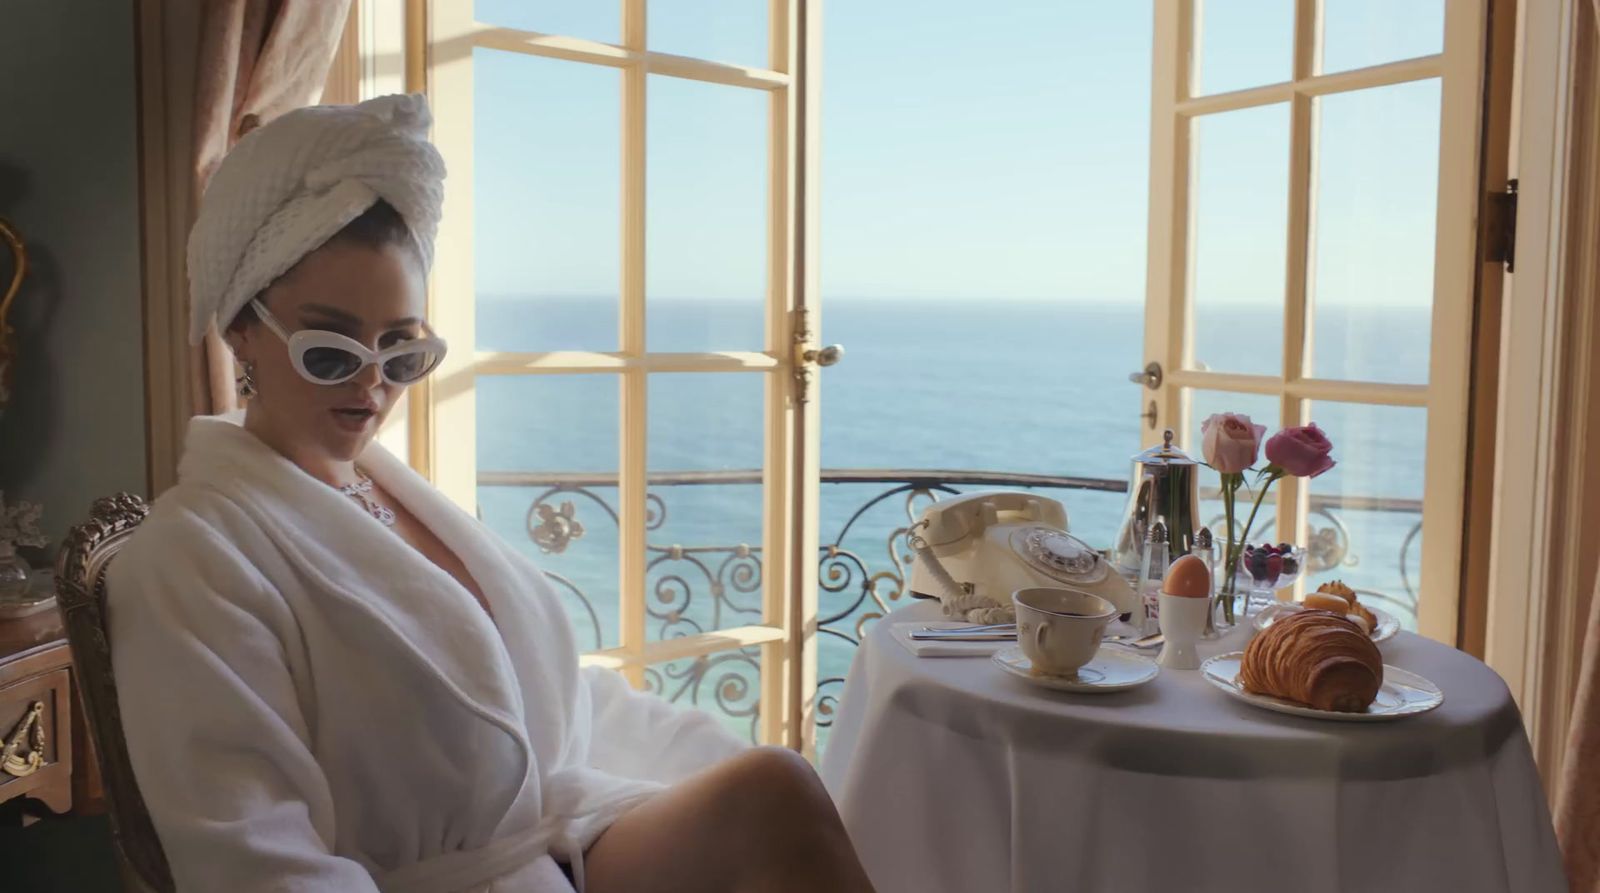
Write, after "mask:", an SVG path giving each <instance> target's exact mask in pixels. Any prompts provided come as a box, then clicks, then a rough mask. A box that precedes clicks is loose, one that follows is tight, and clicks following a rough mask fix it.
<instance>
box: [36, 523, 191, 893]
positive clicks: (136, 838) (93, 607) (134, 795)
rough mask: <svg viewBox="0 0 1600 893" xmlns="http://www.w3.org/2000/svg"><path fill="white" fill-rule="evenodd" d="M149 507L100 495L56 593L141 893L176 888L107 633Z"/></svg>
mask: <svg viewBox="0 0 1600 893" xmlns="http://www.w3.org/2000/svg"><path fill="white" fill-rule="evenodd" d="M149 511H150V508H149V506H147V505H146V504H145V501H144V500H143V499H141V498H139V497H138V496H134V495H131V494H128V493H119V494H117V495H116V496H111V497H107V498H105V499H98V500H96V501H95V504H94V507H93V508H92V509H91V510H90V514H89V522H88V523H87V524H83V525H81V526H79V527H75V528H73V530H72V532H71V533H70V534H68V535H67V542H66V545H65V546H64V547H63V548H62V550H61V556H60V559H59V560H58V562H57V566H56V596H57V600H58V601H59V602H60V604H61V613H62V616H63V618H64V619H65V621H66V627H67V639H68V641H69V642H70V643H71V645H72V660H73V665H74V667H75V668H76V672H77V680H78V692H79V693H80V695H81V696H82V697H83V707H84V713H85V714H86V715H87V717H88V721H89V734H90V736H91V738H92V739H93V740H94V750H95V754H96V756H97V757H98V759H99V761H100V774H101V780H102V782H103V783H104V785H105V794H106V801H107V804H108V806H109V807H110V812H111V834H112V840H113V842H114V844H115V846H116V850H117V860H118V862H119V863H120V867H121V870H122V875H123V880H124V882H125V883H126V885H127V887H128V889H129V890H131V891H137V893H173V884H172V873H171V871H170V870H169V869H168V867H167V856H166V853H165V852H163V851H162V849H161V841H160V840H159V839H158V838H157V837H156V831H155V827H154V826H153V825H151V823H150V814H149V813H148V812H147V811H146V810H145V805H144V798H143V797H142V796H141V795H140V794H139V784H138V782H137V781H135V780H134V777H133V767H132V765H130V764H129V762H128V747H127V744H126V742H124V741H123V737H122V712H121V710H120V709H119V708H118V707H117V683H116V680H115V679H113V678H112V676H111V640H110V638H109V636H107V634H106V612H105V607H106V586H105V574H106V568H107V567H108V566H109V565H110V564H111V559H112V558H113V557H115V556H116V554H117V551H118V550H119V549H121V548H122V545H123V543H124V542H126V541H127V538H128V536H129V534H131V533H133V531H134V528H136V527H138V525H139V522H141V521H143V520H144V518H145V515H146V514H147V513H148V512H149Z"/></svg>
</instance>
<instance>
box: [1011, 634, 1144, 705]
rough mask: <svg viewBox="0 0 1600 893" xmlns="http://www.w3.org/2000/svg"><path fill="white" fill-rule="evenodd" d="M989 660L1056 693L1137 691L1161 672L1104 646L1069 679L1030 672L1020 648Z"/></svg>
mask: <svg viewBox="0 0 1600 893" xmlns="http://www.w3.org/2000/svg"><path fill="white" fill-rule="evenodd" d="M992 659H993V660H994V662H995V664H996V665H997V666H999V667H1000V669H1002V670H1005V671H1006V672H1007V673H1010V674H1011V675H1013V676H1015V677H1017V678H1018V679H1023V680H1026V681H1028V682H1031V683H1033V684H1034V685H1037V686H1041V687H1043V688H1048V689H1053V690H1055V691H1076V692H1086V693H1091V694H1098V693H1101V692H1112V691H1125V690H1127V689H1130V688H1138V687H1139V686H1141V685H1143V684H1145V683H1146V682H1149V681H1150V680H1152V679H1154V678H1156V676H1157V674H1159V673H1160V672H1161V668H1160V667H1158V666H1156V662H1155V661H1153V660H1151V659H1150V658H1148V657H1145V656H1144V655H1141V654H1129V653H1128V652H1125V651H1121V650H1118V649H1115V648H1106V647H1103V646H1102V647H1101V649H1100V650H1099V651H1098V652H1096V654H1095V656H1094V657H1093V658H1091V659H1090V660H1089V662H1088V663H1086V664H1084V665H1083V666H1081V667H1079V668H1078V671H1077V672H1076V673H1074V674H1073V675H1071V676H1048V675H1045V674H1043V673H1035V672H1033V662H1032V661H1030V660H1028V656H1027V655H1026V654H1023V653H1022V646H1020V645H1007V646H1006V647H1004V648H1001V649H1000V650H999V651H996V652H995V653H994V657H993V658H992Z"/></svg>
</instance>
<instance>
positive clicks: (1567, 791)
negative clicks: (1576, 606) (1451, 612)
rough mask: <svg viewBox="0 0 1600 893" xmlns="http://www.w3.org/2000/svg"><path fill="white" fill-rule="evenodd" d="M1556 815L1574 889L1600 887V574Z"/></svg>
mask: <svg viewBox="0 0 1600 893" xmlns="http://www.w3.org/2000/svg"><path fill="white" fill-rule="evenodd" d="M1555 818H1556V836H1558V837H1559V838H1561V850H1562V856H1563V857H1564V858H1565V859H1566V863H1567V879H1568V883H1570V885H1571V888H1572V891H1573V893H1600V576H1597V578H1596V580H1595V594H1594V598H1593V600H1591V601H1590V603H1589V628H1588V635H1587V636H1586V637H1585V639H1584V646H1583V664H1582V667H1581V669H1580V670H1579V671H1578V696H1577V700H1576V703H1575V704H1574V705H1573V710H1572V726H1571V731H1570V733H1569V735H1568V738H1567V754H1566V759H1565V760H1563V761H1562V772H1561V782H1560V784H1559V786H1558V787H1557V789H1556V816H1555Z"/></svg>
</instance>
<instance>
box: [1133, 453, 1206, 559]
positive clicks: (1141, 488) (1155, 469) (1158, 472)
mask: <svg viewBox="0 0 1600 893" xmlns="http://www.w3.org/2000/svg"><path fill="white" fill-rule="evenodd" d="M1161 440H1162V444H1161V446H1158V447H1151V448H1150V449H1148V450H1145V451H1144V452H1142V453H1139V454H1137V455H1135V456H1134V457H1133V476H1132V480H1131V482H1130V483H1129V486H1128V507H1127V508H1126V509H1125V510H1124V511H1123V513H1122V525H1121V527H1119V528H1118V529H1117V538H1116V541H1115V543H1114V544H1113V546H1112V550H1111V563H1112V565H1113V566H1115V567H1116V569H1117V570H1118V571H1119V572H1120V573H1121V574H1122V575H1123V576H1124V577H1130V578H1131V577H1135V576H1137V575H1138V573H1139V563H1140V561H1141V560H1142V559H1143V558H1144V542H1145V533H1146V532H1147V531H1148V530H1149V529H1150V525H1151V524H1153V523H1155V522H1156V521H1158V520H1159V521H1161V522H1163V523H1164V524H1165V525H1166V528H1167V536H1168V538H1169V539H1168V543H1167V554H1168V555H1187V554H1189V552H1190V550H1191V549H1192V548H1193V546H1194V537H1195V534H1196V533H1197V532H1198V531H1199V530H1200V467H1201V466H1200V463H1198V462H1196V461H1195V460H1193V459H1191V458H1189V456H1188V454H1187V453H1185V452H1184V451H1183V450H1180V449H1178V448H1177V447H1175V446H1173V445H1172V429H1171V428H1168V429H1167V430H1166V431H1164V432H1162V435H1161Z"/></svg>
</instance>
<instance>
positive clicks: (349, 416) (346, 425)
mask: <svg viewBox="0 0 1600 893" xmlns="http://www.w3.org/2000/svg"><path fill="white" fill-rule="evenodd" d="M330 412H332V413H333V419H334V423H335V424H337V425H338V426H339V427H340V428H343V429H344V430H346V431H349V432H350V433H352V434H360V433H361V432H363V431H365V430H367V426H368V425H369V424H371V423H372V420H373V419H375V418H377V416H378V411H377V410H376V409H373V408H372V407H369V406H343V407H340V408H338V409H334V410H330Z"/></svg>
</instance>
